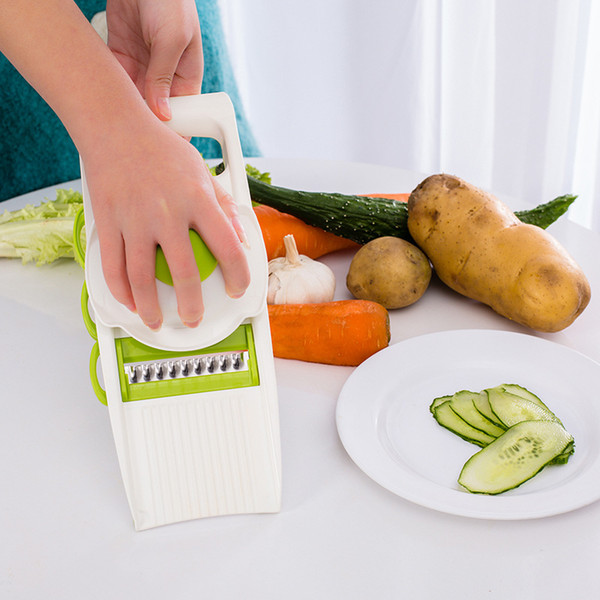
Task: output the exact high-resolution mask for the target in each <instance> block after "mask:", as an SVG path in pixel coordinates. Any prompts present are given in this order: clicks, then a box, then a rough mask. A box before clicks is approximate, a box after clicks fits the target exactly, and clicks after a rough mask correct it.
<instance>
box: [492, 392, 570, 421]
mask: <svg viewBox="0 0 600 600" xmlns="http://www.w3.org/2000/svg"><path fill="white" fill-rule="evenodd" d="M485 391H486V393H487V396H488V401H489V403H490V407H491V409H492V411H493V413H494V414H495V415H496V416H497V417H498V419H499V420H500V421H501V422H502V423H503V424H504V426H505V427H512V426H513V425H516V424H517V423H519V422H520V421H557V422H560V421H559V420H558V418H557V416H556V415H555V414H554V413H553V412H552V411H551V410H550V409H548V408H546V407H545V406H543V405H539V404H537V403H535V402H532V401H531V400H526V399H525V398H522V397H521V396H517V395H515V394H511V393H510V392H505V391H504V390H502V389H501V388H489V389H486V390H485Z"/></svg>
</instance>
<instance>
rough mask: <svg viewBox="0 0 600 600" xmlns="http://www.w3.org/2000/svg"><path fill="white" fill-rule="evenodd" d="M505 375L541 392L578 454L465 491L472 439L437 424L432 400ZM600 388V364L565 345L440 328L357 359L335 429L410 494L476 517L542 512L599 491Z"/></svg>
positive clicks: (365, 462)
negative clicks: (488, 490)
mask: <svg viewBox="0 0 600 600" xmlns="http://www.w3.org/2000/svg"><path fill="white" fill-rule="evenodd" d="M501 383H517V384H519V385H522V386H524V387H526V388H527V389H529V390H531V391H532V392H534V393H535V394H537V395H538V396H539V397H540V398H541V399H542V400H543V401H544V402H545V403H546V404H547V405H548V406H549V408H550V409H551V410H553V411H554V412H555V413H556V414H557V416H558V417H559V418H560V419H561V420H562V422H563V423H564V425H565V427H566V428H567V429H568V431H569V432H570V433H571V434H572V435H573V436H574V438H575V444H576V448H575V454H574V455H573V456H572V457H571V459H570V460H569V462H568V464H566V465H560V466H548V467H546V468H545V469H544V470H543V471H541V472H540V473H539V474H538V475H536V476H535V477H534V478H533V479H531V480H529V481H527V482H526V483H524V484H523V485H521V486H520V487H518V488H516V489H514V490H511V491H509V492H505V493H504V494H500V495H496V496H487V495H481V494H470V493H468V492H467V491H465V490H464V489H463V488H461V486H459V485H458V483H457V478H458V475H459V473H460V470H461V468H462V466H463V464H464V463H465V462H466V461H467V459H468V458H469V457H470V456H471V455H472V454H474V453H475V452H476V451H477V450H478V447H477V446H474V445H472V444H470V443H468V442H465V441H464V440H462V439H460V438H459V437H458V436H456V435H454V434H453V433H451V432H450V431H447V430H446V429H444V428H442V427H440V426H439V425H438V424H437V423H436V421H435V420H434V419H433V417H432V415H431V413H430V411H429V405H430V404H431V401H432V400H433V399H434V398H436V397H438V396H443V395H447V394H452V393H454V392H456V391H458V390H462V389H470V390H475V391H479V390H482V389H484V388H487V387H493V386H495V385H499V384H501ZM599 388H600V364H598V363H597V362H595V361H593V360H592V359H590V358H588V357H586V356H584V355H583V354H581V353H579V352H576V351H574V350H572V349H570V348H568V347H566V346H563V345H560V344H557V343H554V342H551V341H548V340H546V339H543V338H539V337H536V336H534V335H526V334H518V333H512V332H507V331H491V330H460V331H445V332H440V333H433V334H428V335H424V336H420V337H416V338H411V339H408V340H405V341H403V342H400V343H398V344H395V345H393V346H390V347H388V348H386V349H384V350H382V351H381V352H378V353H377V354H375V355H374V356H372V357H371V358H370V359H368V360H367V361H365V362H364V363H362V365H360V366H359V367H358V368H357V369H356V370H355V371H354V372H353V373H352V375H351V376H350V377H349V378H348V380H347V381H346V383H345V385H344V387H343V389H342V391H341V393H340V396H339V399H338V404H337V414H336V419H337V428H338V432H339V436H340V439H341V441H342V443H343V445H344V447H345V448H346V451H347V452H348V454H349V455H350V457H351V458H352V459H353V460H354V462H355V463H356V464H357V465H358V467H359V468H360V469H362V470H363V471H364V472H365V473H366V474H367V475H368V476H370V477H371V478H372V479H373V480H374V481H376V482H377V483H379V484H380V485H382V486H383V487H385V488H387V489H388V490H390V491H392V492H394V493H395V494H397V495H398V496H401V497H403V498H405V499H407V500H409V501H412V502H414V503H417V504H420V505H422V506H426V507H428V508H431V509H435V510H438V511H442V512H447V513H451V514H456V515H462V516H467V517H474V518H484V519H531V518H538V517H545V516H550V515H555V514H559V513H563V512H567V511H570V510H574V509H577V508H580V507H582V506H585V505H587V504H590V503H591V502H594V501H595V500H597V499H598V498H599V497H600V435H599V434H598V432H599V430H600V392H599Z"/></svg>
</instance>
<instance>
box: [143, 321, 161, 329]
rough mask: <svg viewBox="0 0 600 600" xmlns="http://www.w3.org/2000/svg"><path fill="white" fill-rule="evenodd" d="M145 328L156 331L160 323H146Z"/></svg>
mask: <svg viewBox="0 0 600 600" xmlns="http://www.w3.org/2000/svg"><path fill="white" fill-rule="evenodd" d="M146 326H147V327H149V328H150V329H152V331H158V330H159V329H160V328H161V326H162V321H155V322H153V323H146Z"/></svg>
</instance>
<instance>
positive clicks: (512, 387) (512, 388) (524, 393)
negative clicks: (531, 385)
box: [496, 383, 552, 412]
mask: <svg viewBox="0 0 600 600" xmlns="http://www.w3.org/2000/svg"><path fill="white" fill-rule="evenodd" d="M496 388H498V389H501V390H504V391H505V392H509V393H510V394H514V395H515V396H519V397H520V398H524V399H525V400H530V401H531V402H534V403H535V404H539V405H540V406H543V407H544V408H545V409H546V410H550V409H549V408H548V407H547V406H546V405H545V404H544V403H543V402H542V401H541V399H540V398H539V396H536V395H535V394H534V393H533V392H530V391H529V390H528V389H527V388H524V387H523V386H522V385H517V384H516V383H503V384H502V385H498V386H496ZM550 412H552V411H550Z"/></svg>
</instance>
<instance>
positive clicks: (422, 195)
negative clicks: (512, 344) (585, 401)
mask: <svg viewBox="0 0 600 600" xmlns="http://www.w3.org/2000/svg"><path fill="white" fill-rule="evenodd" d="M408 228H409V231H410V233H411V235H412V237H413V239H414V240H415V242H416V243H417V244H418V245H419V247H420V248H421V249H422V250H423V251H424V252H425V254H427V256H428V257H429V259H430V260H431V262H432V264H433V268H434V269H435V271H436V273H437V274H438V276H439V277H440V279H441V280H442V281H443V282H444V283H446V285H448V286H449V287H451V288H452V289H453V290H455V291H457V292H459V293H461V294H463V295H464V296H468V297H469V298H473V299H474V300H479V301H480V302H483V303H485V304H487V305H489V306H490V307H492V308H493V309H494V310H495V311H496V312H497V313H499V314H500V315H503V316H504V317H507V318H509V319H512V320H513V321H516V322H518V323H521V324H522V325H525V326H526V327H530V328H531V329H535V330H538V331H547V332H552V331H560V330H561V329H564V328H565V327H567V326H568V325H570V324H571V323H572V322H573V321H574V320H575V319H576V318H577V317H578V316H579V315H580V314H581V312H582V311H583V310H584V309H585V307H586V306H587V304H588V302H589V300H590V295H591V292H590V285H589V283H588V281H587V279H586V277H585V275H584V273H583V272H582V270H581V268H580V267H579V266H578V265H577V264H576V263H575V261H574V260H573V259H572V258H571V256H570V255H569V254H568V253H567V251H566V250H565V249H564V248H563V247H562V246H561V245H560V244H559V243H558V242H557V241H556V240H555V239H554V238H553V237H552V236H551V235H550V234H549V233H548V232H546V231H544V230H543V229H541V228H539V227H536V226H534V225H526V224H524V223H521V221H519V219H518V218H517V217H516V216H515V215H514V214H513V213H512V212H511V211H510V210H509V209H508V207H506V206H505V205H504V204H503V203H502V202H500V201H499V200H498V199H497V198H495V197H494V196H493V195H491V194H488V193H486V192H484V191H482V190H480V189H478V188H476V187H475V186H473V185H471V184H469V183H467V182H465V181H463V180H462V179H459V178H458V177H453V176H451V175H443V174H442V175H433V176H431V177H428V178H427V179H425V180H424V181H423V182H421V183H420V184H419V185H418V186H417V188H416V189H415V190H414V191H413V192H412V193H411V195H410V198H409V201H408Z"/></svg>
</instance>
